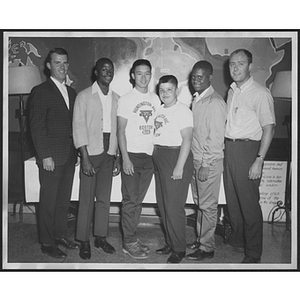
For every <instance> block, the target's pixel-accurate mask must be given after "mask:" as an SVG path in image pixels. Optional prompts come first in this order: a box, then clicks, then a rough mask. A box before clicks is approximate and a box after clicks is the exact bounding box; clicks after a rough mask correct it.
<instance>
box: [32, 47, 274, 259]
mask: <svg viewBox="0 0 300 300" xmlns="http://www.w3.org/2000/svg"><path fill="white" fill-rule="evenodd" d="M46 67H47V68H48V70H49V71H50V75H51V76H50V78H49V79H48V80H47V81H45V82H43V83H42V84H40V85H38V86H36V87H34V88H33V90H32V92H31V94H30V97H29V100H28V108H29V115H30V117H29V123H30V130H31V136H32V139H33V143H34V147H35V150H36V162H37V165H38V168H39V180H40V204H39V223H38V224H39V238H40V243H41V244H42V246H41V250H42V252H43V253H46V254H48V255H49V256H51V257H55V258H65V257H66V256H67V254H66V253H65V252H63V251H62V250H61V249H60V248H59V247H58V245H62V246H64V247H65V248H67V249H78V248H80V250H79V255H80V257H81V258H82V259H90V258H91V246H90V235H91V232H90V230H91V225H92V224H93V232H92V235H93V236H94V237H95V240H94V246H95V247H97V248H101V249H103V251H105V252H106V253H110V254H113V253H114V252H115V251H116V250H115V248H114V247H113V246H112V245H111V244H110V243H109V242H108V241H107V236H108V230H109V209H110V198H111V190H112V183H113V176H116V175H118V174H119V173H121V182H122V183H121V192H122V208H121V228H122V246H123V247H122V248H123V252H124V253H126V254H128V255H129V256H131V257H132V258H135V259H146V258H147V257H148V254H149V252H150V248H149V247H148V246H147V245H145V244H143V243H142V242H141V241H140V240H139V239H138V238H137V228H138V224H139V220H140V215H141V211H142V202H143V200H144V198H145V195H146V193H147V191H148V188H149V186H150V183H151V180H152V177H153V174H154V178H155V195H156V202H157V205H158V209H159V213H160V217H161V221H162V225H163V228H164V233H165V245H163V246H162V248H159V249H157V250H156V251H155V253H156V254H161V255H168V254H170V256H169V258H168V260H167V263H180V262H181V261H182V259H183V258H184V257H186V258H187V259H189V260H194V261H201V260H203V259H207V258H212V257H213V256H214V249H215V240H214V234H215V229H216V225H217V218H218V217H217V215H218V197H219V190H220V183H221V178H222V177H221V176H222V174H224V189H225V195H226V202H227V207H228V213H229V218H230V225H231V235H230V237H229V240H228V244H227V247H229V248H230V249H231V250H233V251H241V252H244V254H245V257H244V259H243V261H242V262H243V263H259V262H260V260H261V254H262V230H263V227H262V226H263V218H262V212H261V208H260V204H259V184H260V179H261V175H262V168H263V161H264V157H265V156H266V153H267V151H268V148H269V146H270V143H271V140H272V138H273V135H274V126H275V116H274V104H273V99H272V96H271V94H270V92H269V90H268V89H266V88H265V87H263V86H262V85H260V84H259V83H257V82H255V81H254V80H253V77H252V76H251V74H250V71H251V68H252V54H251V53H250V52H249V51H248V50H246V49H238V50H236V51H234V52H233V53H232V54H231V55H230V58H229V70H230V75H231V77H232V79H233V83H232V84H231V86H230V90H229V92H228V98H227V101H226V102H225V101H224V99H223V98H222V97H221V96H220V95H219V94H218V93H217V92H216V91H215V90H214V88H213V87H212V85H211V82H212V78H213V67H212V65H211V64H210V63H209V62H208V61H205V60H202V61H198V62H197V63H196V64H195V65H194V66H193V68H192V71H191V76H190V82H191V85H192V87H193V89H194V92H195V93H194V95H193V99H192V102H191V106H190V107H188V106H187V105H185V104H183V103H181V102H180V101H178V95H179V88H178V81H177V78H176V77H175V76H173V75H165V76H162V77H161V78H160V79H159V82H158V86H157V87H158V95H159V96H158V95H157V94H156V93H153V92H151V91H150V89H149V83H150V80H151V77H152V66H151V63H150V62H149V61H148V60H146V59H138V60H136V61H135V62H134V63H133V65H132V68H131V70H130V80H131V82H132V84H133V88H132V89H131V90H130V91H129V92H128V93H126V94H125V95H123V96H122V97H120V96H119V95H118V94H116V93H115V92H114V91H113V90H112V89H111V87H110V83H111V82H112V80H113V78H114V65H113V62H112V61H111V60H110V59H108V58H100V59H99V60H98V61H97V62H96V64H95V66H94V69H93V75H94V76H95V79H96V80H95V81H94V83H93V84H92V85H91V86H89V87H88V88H86V89H84V90H83V91H81V92H79V93H78V95H77V94H76V92H75V90H74V89H72V88H71V87H69V86H68V85H66V77H67V72H68V67H69V56H68V53H67V52H66V50H64V49H63V48H55V49H52V50H51V51H50V52H49V54H48V57H47V59H46ZM77 153H78V156H79V157H80V164H81V167H80V186H79V207H78V215H77V226H76V237H75V238H76V240H77V241H79V242H80V245H78V244H77V243H76V242H74V241H71V240H69V239H68V233H67V230H68V227H67V217H68V208H69V202H70V198H71V192H72V183H73V176H74V170H75V164H76V161H77ZM190 184H191V188H192V195H193V200H194V202H195V205H196V206H197V220H196V224H197V225H196V232H197V238H196V240H195V241H194V242H191V243H188V244H187V243H186V227H185V226H186V216H185V204H186V199H187V195H188V189H189V186H190ZM186 248H188V249H192V250H195V252H193V253H191V254H188V255H186Z"/></svg>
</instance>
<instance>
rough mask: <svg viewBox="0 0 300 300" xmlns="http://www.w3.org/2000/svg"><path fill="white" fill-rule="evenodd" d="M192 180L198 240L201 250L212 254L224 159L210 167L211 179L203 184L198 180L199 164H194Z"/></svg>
mask: <svg viewBox="0 0 300 300" xmlns="http://www.w3.org/2000/svg"><path fill="white" fill-rule="evenodd" d="M194 167H195V168H194V174H193V178H192V185H191V186H192V194H193V200H194V202H195V204H196V205H197V208H198V210H197V224H196V227H197V228H196V229H197V236H198V237H197V240H198V241H199V242H200V244H201V245H200V249H201V250H203V251H206V252H211V251H213V250H214V247H215V229H216V226H217V220H218V216H217V215H218V200H219V192H220V184H221V175H222V172H223V159H219V160H217V161H216V162H214V163H213V165H212V166H210V169H209V177H208V179H207V180H206V181H203V182H201V181H200V180H199V179H198V170H199V167H198V166H197V162H194Z"/></svg>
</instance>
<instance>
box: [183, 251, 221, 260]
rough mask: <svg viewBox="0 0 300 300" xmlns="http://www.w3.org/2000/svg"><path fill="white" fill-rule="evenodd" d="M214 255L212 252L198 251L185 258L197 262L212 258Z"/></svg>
mask: <svg viewBox="0 0 300 300" xmlns="http://www.w3.org/2000/svg"><path fill="white" fill-rule="evenodd" d="M214 255H215V252H214V251H211V252H206V251H203V250H201V249H198V250H196V251H195V252H194V253H191V254H189V255H187V256H186V258H188V259H192V260H198V261H199V260H203V259H204V258H213V257H214Z"/></svg>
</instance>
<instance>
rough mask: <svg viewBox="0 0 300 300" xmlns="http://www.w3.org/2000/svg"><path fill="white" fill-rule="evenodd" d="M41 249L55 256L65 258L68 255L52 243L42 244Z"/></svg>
mask: <svg viewBox="0 0 300 300" xmlns="http://www.w3.org/2000/svg"><path fill="white" fill-rule="evenodd" d="M41 250H42V252H43V253H45V254H47V255H49V256H50V257H53V258H65V257H67V254H66V253H64V252H62V251H61V250H60V249H59V248H58V247H57V246H52V245H44V244H43V245H42V246H41Z"/></svg>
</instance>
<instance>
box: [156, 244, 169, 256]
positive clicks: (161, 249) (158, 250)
mask: <svg viewBox="0 0 300 300" xmlns="http://www.w3.org/2000/svg"><path fill="white" fill-rule="evenodd" d="M171 252H172V248H171V247H170V246H168V245H166V246H165V247H163V248H160V249H157V250H156V251H155V253H156V254H170V253H171Z"/></svg>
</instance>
